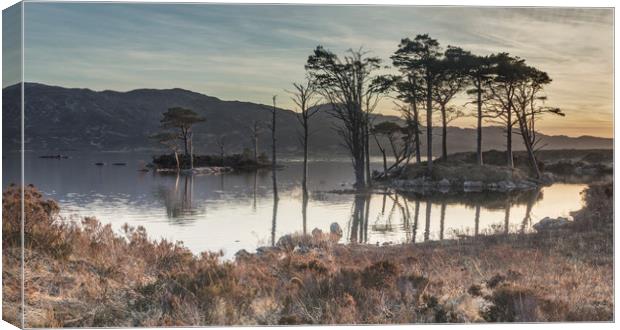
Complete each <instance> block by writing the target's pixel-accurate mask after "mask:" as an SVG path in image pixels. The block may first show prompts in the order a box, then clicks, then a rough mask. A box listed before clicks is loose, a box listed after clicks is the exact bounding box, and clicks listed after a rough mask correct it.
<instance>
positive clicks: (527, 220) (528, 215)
mask: <svg viewBox="0 0 620 330" xmlns="http://www.w3.org/2000/svg"><path fill="white" fill-rule="evenodd" d="M540 198H542V191H541V190H540V189H536V192H535V193H534V194H532V196H531V198H530V199H529V200H528V201H527V204H526V207H525V216H524V217H523V221H522V222H521V233H524V232H525V228H527V227H528V226H531V225H532V208H533V207H534V204H536V202H537V201H538V200H539V199H540Z"/></svg>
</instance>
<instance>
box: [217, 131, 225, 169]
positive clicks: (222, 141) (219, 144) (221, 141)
mask: <svg viewBox="0 0 620 330" xmlns="http://www.w3.org/2000/svg"><path fill="white" fill-rule="evenodd" d="M217 147H218V149H219V151H220V165H221V166H224V157H225V156H226V154H225V149H226V138H225V136H224V135H220V136H219V137H218V138H217Z"/></svg>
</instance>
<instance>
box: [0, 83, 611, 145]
mask: <svg viewBox="0 0 620 330" xmlns="http://www.w3.org/2000/svg"><path fill="white" fill-rule="evenodd" d="M19 91H20V89H19V85H14V86H9V87H6V88H4V89H3V92H2V95H3V100H4V103H3V104H4V105H3V113H4V120H3V123H2V124H3V132H4V133H3V147H4V150H7V151H8V150H17V149H19V136H20V134H19V133H20V132H19V126H20V117H19V108H20V106H19V99H20V98H19ZM25 96H26V97H25V113H26V118H25V130H26V132H25V134H26V146H25V149H26V150H31V151H38V152H52V151H58V152H63V151H84V150H91V151H92V150H95V151H113V150H114V151H118V150H122V151H135V150H145V149H155V148H159V146H158V145H157V144H155V143H153V142H152V141H150V140H149V139H148V138H147V137H148V136H149V135H150V134H152V133H154V132H156V131H157V130H158V127H159V120H160V118H161V114H162V112H164V111H166V109H168V108H170V107H174V106H180V107H187V108H191V109H193V110H195V111H196V112H198V113H199V114H200V115H202V116H204V117H205V118H206V119H207V120H206V121H205V122H204V123H200V124H198V125H196V127H195V133H194V139H195V140H194V141H195V142H194V146H195V149H196V152H198V153H204V152H215V151H216V150H217V145H216V143H215V141H216V138H217V137H219V136H222V135H223V136H224V137H225V140H226V148H227V150H228V152H239V151H240V150H242V149H243V148H244V147H249V146H250V145H251V143H250V135H249V125H250V124H251V123H252V122H253V121H254V120H257V121H260V122H262V123H264V125H263V126H264V131H263V134H262V136H261V138H260V141H259V145H260V146H263V147H264V149H267V148H268V146H269V145H270V143H271V142H270V136H269V135H270V133H269V132H268V128H267V126H266V125H267V124H266V123H267V122H268V121H269V120H270V109H271V108H270V106H267V105H262V104H255V103H250V102H241V101H225V100H220V99H218V98H216V97H212V96H207V95H204V94H200V93H196V92H192V91H188V90H184V89H137V90H132V91H129V92H116V91H100V92H97V91H92V90H89V89H76V88H63V87H57V86H48V85H43V84H38V83H26V85H25ZM278 111H279V113H278V116H277V118H278V121H277V126H278V134H277V138H278V143H279V148H280V150H281V151H282V152H283V153H286V154H295V153H298V152H300V150H301V148H300V145H299V141H298V138H297V137H298V134H299V133H298V132H299V124H298V122H297V119H296V118H295V113H294V112H293V111H290V110H285V109H278ZM313 119H314V121H313V122H312V126H313V127H312V129H311V130H312V131H313V132H314V133H313V136H312V146H311V148H313V149H314V150H313V152H314V153H321V154H333V153H342V147H341V142H340V139H339V137H338V136H337V134H336V133H335V132H334V130H333V127H334V125H335V124H336V123H335V122H334V119H333V118H332V117H331V116H330V115H329V114H328V113H327V112H321V113H320V114H319V115H317V116H316V117H315V118H313ZM384 120H398V119H397V118H395V117H391V116H383V115H377V116H376V118H375V122H381V121H384ZM435 132H436V134H439V133H440V131H439V130H436V131H435ZM475 138H476V136H475V130H474V129H470V128H458V127H450V128H449V131H448V144H449V146H448V147H449V151H450V152H459V151H471V150H474V147H475ZM543 138H544V140H545V141H544V143H545V144H546V145H547V146H546V148H547V149H564V148H570V149H609V148H612V147H613V141H612V139H605V138H597V137H590V136H582V137H579V138H572V137H567V136H543ZM519 139H520V137H519V136H516V135H515V138H514V141H519ZM504 140H505V138H504V133H503V131H502V129H501V128H499V127H487V128H485V129H484V147H485V149H486V150H489V149H503V147H504ZM435 143H436V145H437V147H436V148H435V150H436V151H437V152H439V151H440V149H439V143H440V139H439V136H438V138H437V139H435V141H434V144H435ZM319 146H320V150H319ZM373 148H374V145H373ZM515 149H516V150H519V149H522V146H521V145H520V143H517V144H516V146H515ZM375 152H376V150H375Z"/></svg>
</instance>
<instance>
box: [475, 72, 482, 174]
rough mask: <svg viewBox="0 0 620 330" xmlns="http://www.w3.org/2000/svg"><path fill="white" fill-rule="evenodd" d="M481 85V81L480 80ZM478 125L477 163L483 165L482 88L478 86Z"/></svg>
mask: <svg viewBox="0 0 620 330" xmlns="http://www.w3.org/2000/svg"><path fill="white" fill-rule="evenodd" d="M478 86H480V82H478ZM477 96H478V102H477V103H478V127H477V132H476V133H477V134H476V163H477V164H478V166H482V164H483V162H482V89H481V88H480V87H478V89H477Z"/></svg>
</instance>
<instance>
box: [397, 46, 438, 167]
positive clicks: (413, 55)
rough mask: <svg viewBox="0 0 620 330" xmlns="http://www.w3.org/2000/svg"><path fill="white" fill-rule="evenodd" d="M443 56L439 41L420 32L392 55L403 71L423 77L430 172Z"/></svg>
mask: <svg viewBox="0 0 620 330" xmlns="http://www.w3.org/2000/svg"><path fill="white" fill-rule="evenodd" d="M441 56H442V53H441V51H440V47H439V42H437V40H435V39H433V38H431V37H429V36H428V34H419V35H417V36H416V37H415V39H413V40H411V39H409V38H405V39H402V40H401V42H400V44H399V45H398V49H397V50H396V52H395V53H394V55H393V56H392V62H393V64H394V65H395V66H397V67H398V68H400V69H401V71H405V72H411V73H412V75H413V76H420V77H421V78H422V79H421V82H422V84H423V85H422V87H423V88H424V90H425V92H426V93H425V94H426V95H425V98H426V141H427V142H426V143H427V154H426V156H427V160H428V161H427V164H428V165H427V168H428V172H429V173H430V172H431V171H432V170H433V88H434V85H435V83H436V80H437V77H438V75H439V74H440V72H441V70H439V68H440V59H441Z"/></svg>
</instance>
